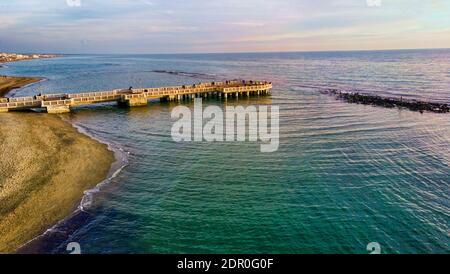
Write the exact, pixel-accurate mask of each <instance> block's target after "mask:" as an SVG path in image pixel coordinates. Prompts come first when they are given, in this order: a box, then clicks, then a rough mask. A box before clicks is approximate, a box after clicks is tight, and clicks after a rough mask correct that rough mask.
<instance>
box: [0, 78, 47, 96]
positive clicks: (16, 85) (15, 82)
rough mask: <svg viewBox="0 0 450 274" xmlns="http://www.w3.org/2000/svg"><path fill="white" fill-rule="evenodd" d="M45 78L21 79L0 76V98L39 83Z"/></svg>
mask: <svg viewBox="0 0 450 274" xmlns="http://www.w3.org/2000/svg"><path fill="white" fill-rule="evenodd" d="M44 79H45V78H42V77H21V76H4V75H0V98H1V97H5V96H6V95H7V94H8V93H10V92H11V91H13V90H15V89H20V88H23V87H26V86H28V85H31V84H34V83H38V82H40V81H42V80H44Z"/></svg>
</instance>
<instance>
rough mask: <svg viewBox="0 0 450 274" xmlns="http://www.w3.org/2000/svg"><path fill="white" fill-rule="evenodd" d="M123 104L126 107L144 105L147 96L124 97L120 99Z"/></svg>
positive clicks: (146, 102)
mask: <svg viewBox="0 0 450 274" xmlns="http://www.w3.org/2000/svg"><path fill="white" fill-rule="evenodd" d="M120 103H122V104H123V105H125V106H127V107H139V106H146V105H147V104H148V101H147V98H145V97H143V98H125V99H122V100H121V102H120Z"/></svg>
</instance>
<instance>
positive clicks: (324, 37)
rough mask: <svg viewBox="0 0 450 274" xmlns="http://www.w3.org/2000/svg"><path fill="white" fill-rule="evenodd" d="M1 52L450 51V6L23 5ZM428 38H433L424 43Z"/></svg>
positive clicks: (10, 9) (290, 0) (269, 0)
mask: <svg viewBox="0 0 450 274" xmlns="http://www.w3.org/2000/svg"><path fill="white" fill-rule="evenodd" d="M0 8H1V9H2V15H1V17H0V51H2V50H4V51H6V50H10V51H17V50H20V51H49V50H51V51H58V52H167V51H171V52H172V51H173V52H214V51H254V50H255V51H261V50H263V51H266V50H315V49H320V50H324V49H328V50H333V49H358V48H361V49H365V48H386V47H388V46H394V45H395V46H396V47H414V46H417V47H421V46H427V47H428V46H433V45H431V41H433V42H435V43H436V46H437V47H450V42H449V41H448V39H446V38H445V37H437V36H438V35H445V34H447V33H448V32H447V29H448V27H449V26H450V3H449V2H448V1H439V0H429V1H419V0H411V1H406V0H397V1H382V5H381V6H380V7H377V8H373V7H369V6H368V5H367V3H366V0H345V1H344V0H322V1H307V0H266V1H259V0H246V1H242V0H228V1H225V0H222V1H219V0H218V1H207V0H190V1H182V0H172V1H163V0H108V1H102V0H89V1H87V0H81V6H80V7H70V6H68V5H67V4H66V0H52V1H44V0H27V1H26V0H16V1H10V2H8V3H5V4H0ZM423 39H428V41H430V42H427V41H423Z"/></svg>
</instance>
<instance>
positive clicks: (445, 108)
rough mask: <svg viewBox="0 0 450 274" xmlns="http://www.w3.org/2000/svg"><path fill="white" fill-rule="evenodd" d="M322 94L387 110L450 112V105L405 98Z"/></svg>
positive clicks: (334, 93) (358, 94) (324, 91)
mask: <svg viewBox="0 0 450 274" xmlns="http://www.w3.org/2000/svg"><path fill="white" fill-rule="evenodd" d="M321 93H324V94H330V95H334V96H336V97H337V98H338V99H341V100H344V101H346V102H348V103H357V104H364V105H375V106H382V107H387V108H393V107H399V108H407V109H409V110H412V111H419V112H421V113H423V112H424V111H429V112H436V113H448V112H450V105H448V104H444V103H433V102H425V101H417V100H405V99H403V98H401V97H400V98H389V97H381V96H376V95H368V94H360V93H358V92H355V93H353V92H342V91H340V90H337V89H325V90H321Z"/></svg>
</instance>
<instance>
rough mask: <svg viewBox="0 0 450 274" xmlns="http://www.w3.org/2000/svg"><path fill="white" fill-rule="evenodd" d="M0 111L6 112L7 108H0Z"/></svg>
mask: <svg viewBox="0 0 450 274" xmlns="http://www.w3.org/2000/svg"><path fill="white" fill-rule="evenodd" d="M0 112H8V109H7V108H0Z"/></svg>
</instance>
